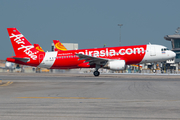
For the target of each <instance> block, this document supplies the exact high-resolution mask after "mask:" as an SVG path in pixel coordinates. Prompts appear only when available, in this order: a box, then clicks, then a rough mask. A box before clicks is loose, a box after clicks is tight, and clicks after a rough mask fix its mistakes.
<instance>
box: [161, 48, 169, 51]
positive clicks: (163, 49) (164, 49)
mask: <svg viewBox="0 0 180 120" xmlns="http://www.w3.org/2000/svg"><path fill="white" fill-rule="evenodd" d="M166 50H169V49H168V48H162V49H161V51H166Z"/></svg>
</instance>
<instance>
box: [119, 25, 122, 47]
mask: <svg viewBox="0 0 180 120" xmlns="http://www.w3.org/2000/svg"><path fill="white" fill-rule="evenodd" d="M118 26H119V27H120V32H119V34H120V36H119V46H121V26H123V24H118Z"/></svg>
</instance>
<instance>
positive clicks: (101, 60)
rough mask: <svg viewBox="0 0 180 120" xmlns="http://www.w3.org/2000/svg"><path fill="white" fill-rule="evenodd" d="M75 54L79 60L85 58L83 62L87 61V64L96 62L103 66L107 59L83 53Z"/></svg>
mask: <svg viewBox="0 0 180 120" xmlns="http://www.w3.org/2000/svg"><path fill="white" fill-rule="evenodd" d="M76 55H77V56H78V57H79V58H80V59H79V60H85V62H89V65H93V64H97V65H103V66H104V65H105V64H106V63H107V62H108V61H109V59H105V58H98V57H92V56H89V55H83V54H76Z"/></svg>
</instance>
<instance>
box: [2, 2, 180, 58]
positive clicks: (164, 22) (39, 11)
mask: <svg viewBox="0 0 180 120" xmlns="http://www.w3.org/2000/svg"><path fill="white" fill-rule="evenodd" d="M179 5H180V0H0V41H1V43H0V59H4V60H5V59H6V58H7V57H10V56H12V54H13V48H12V45H11V42H10V39H9V36H8V33H7V29H6V28H10V27H16V28H17V29H18V30H19V31H20V32H21V33H22V34H23V35H24V36H25V37H26V38H27V39H28V40H29V41H30V42H31V43H32V44H34V43H37V44H40V46H41V47H42V48H43V49H44V50H45V51H50V50H51V44H52V40H60V41H61V42H62V43H78V44H79V49H86V48H99V47H103V45H104V44H106V46H107V47H113V46H119V44H120V33H121V46H130V45H142V44H148V43H151V44H159V45H164V46H166V47H168V48H169V49H171V42H169V41H166V40H165V39H164V36H165V35H172V34H174V33H175V30H176V29H177V27H180V6H179ZM118 24H123V26H122V27H121V28H120V27H119V26H118Z"/></svg>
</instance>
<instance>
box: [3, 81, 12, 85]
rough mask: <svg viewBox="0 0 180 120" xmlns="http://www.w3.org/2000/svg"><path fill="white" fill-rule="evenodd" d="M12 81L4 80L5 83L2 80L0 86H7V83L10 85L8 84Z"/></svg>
mask: <svg viewBox="0 0 180 120" xmlns="http://www.w3.org/2000/svg"><path fill="white" fill-rule="evenodd" d="M12 83H13V82H11V81H8V82H6V83H3V82H2V84H1V85H0V86H8V85H10V84H12Z"/></svg>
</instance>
